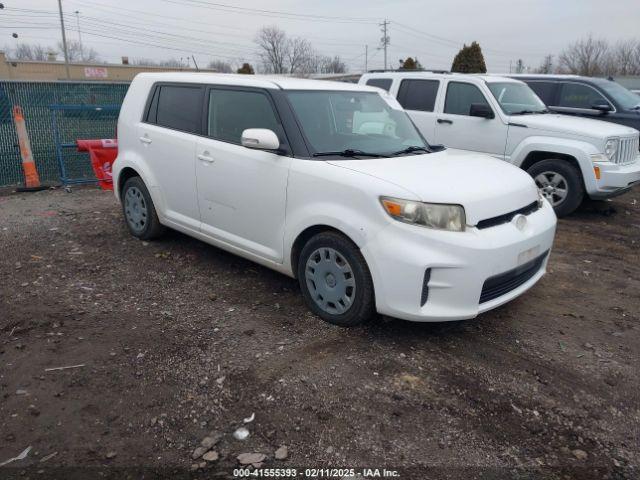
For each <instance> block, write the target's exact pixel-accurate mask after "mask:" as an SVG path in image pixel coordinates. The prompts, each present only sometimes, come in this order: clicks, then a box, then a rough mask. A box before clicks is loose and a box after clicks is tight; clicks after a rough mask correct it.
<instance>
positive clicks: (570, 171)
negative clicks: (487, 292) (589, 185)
mask: <svg viewBox="0 0 640 480" xmlns="http://www.w3.org/2000/svg"><path fill="white" fill-rule="evenodd" d="M527 171H528V173H529V175H531V176H532V177H533V179H534V181H535V182H536V185H537V186H538V188H539V189H540V192H541V193H542V195H544V197H545V198H546V199H547V200H549V203H551V206H552V207H553V209H554V210H555V212H556V215H557V216H558V217H563V216H565V215H569V214H570V213H572V212H573V211H574V210H575V209H576V208H578V206H580V204H581V203H582V199H583V198H584V185H583V183H582V175H581V174H580V171H579V170H578V169H577V168H576V167H574V166H573V165H572V164H570V163H569V162H567V161H566V160H555V159H550V160H543V161H541V162H538V163H535V164H534V165H532V166H531V167H530V168H529V170H527Z"/></svg>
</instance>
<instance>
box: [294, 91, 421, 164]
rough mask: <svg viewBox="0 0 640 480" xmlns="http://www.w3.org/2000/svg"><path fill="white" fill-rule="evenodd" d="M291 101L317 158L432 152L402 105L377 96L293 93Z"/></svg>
mask: <svg viewBox="0 0 640 480" xmlns="http://www.w3.org/2000/svg"><path fill="white" fill-rule="evenodd" d="M288 97H289V101H290V103H291V106H292V107H293V110H294V113H295V115H296V117H297V118H298V121H299V122H300V125H301V127H302V130H303V133H304V136H305V138H306V140H307V142H308V143H309V147H310V148H311V150H312V153H313V154H314V155H318V154H321V153H327V152H343V151H358V152H366V153H371V154H374V155H378V156H381V155H383V156H387V155H391V154H393V153H394V152H399V151H401V150H404V149H407V148H408V147H418V148H425V149H428V148H429V145H428V144H427V143H426V141H425V140H424V138H423V137H422V135H420V133H419V132H418V130H417V129H416V127H415V126H414V124H413V123H412V122H411V120H410V119H409V117H408V116H407V114H406V113H405V112H404V110H402V107H401V106H400V104H398V103H397V102H396V101H395V99H393V98H390V99H389V101H387V100H385V99H384V98H382V97H381V96H380V94H379V93H377V92H340V91H291V92H289V93H288ZM394 103H395V104H397V106H396V105H394ZM408 153H410V152H407V154H408ZM418 153H424V152H418ZM363 156H364V154H363Z"/></svg>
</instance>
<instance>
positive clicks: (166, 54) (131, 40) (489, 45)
mask: <svg viewBox="0 0 640 480" xmlns="http://www.w3.org/2000/svg"><path fill="white" fill-rule="evenodd" d="M0 2H2V3H3V4H4V6H5V9H4V10H0V35H1V36H2V37H3V39H2V40H0V46H4V47H12V46H15V43H16V42H17V40H15V39H13V38H12V33H14V32H16V33H18V35H19V40H18V41H20V40H22V41H25V42H30V43H40V44H47V45H53V44H55V43H56V42H57V41H58V40H59V39H60V28H59V21H58V18H57V16H56V14H57V1H56V0H0ZM219 2H221V3H219ZM225 5H227V7H225ZM229 7H231V8H229ZM63 8H64V11H65V14H66V15H67V20H66V22H67V25H66V27H67V37H68V39H71V40H77V39H78V32H77V25H76V15H74V12H75V11H76V10H77V11H79V12H80V14H79V19H80V31H81V32H82V40H83V44H84V45H87V46H91V47H93V48H94V49H95V50H97V51H98V53H99V54H100V56H101V58H102V59H103V60H105V61H108V62H120V59H121V57H122V56H124V55H126V56H129V57H130V58H136V57H144V58H149V59H154V60H160V59H167V58H171V57H173V58H178V59H179V58H181V57H183V58H185V59H186V58H187V57H190V56H191V55H192V54H193V55H194V56H195V58H196V60H197V61H198V63H199V64H200V66H204V65H206V64H207V63H208V62H209V61H210V60H212V59H218V60H229V61H232V62H233V63H237V62H238V61H239V60H240V59H243V60H245V61H249V62H251V63H255V62H256V51H257V49H256V46H255V44H254V42H253V39H254V37H255V33H256V31H257V30H258V29H259V28H261V27H262V26H265V25H277V26H278V27H280V28H281V29H283V30H285V31H286V32H287V34H289V35H292V36H296V35H297V36H303V37H305V38H307V39H308V40H309V41H311V42H312V43H313V45H314V46H315V47H316V49H317V50H319V51H320V52H321V53H323V54H326V55H340V56H341V57H342V58H343V59H344V60H345V62H346V63H347V65H348V67H349V69H350V70H351V71H361V70H362V69H363V68H364V64H365V45H368V46H369V55H368V59H369V62H368V67H369V68H370V69H371V68H382V67H383V58H384V56H383V52H382V51H381V50H379V49H378V46H379V45H380V38H381V36H382V33H381V31H380V27H379V26H378V23H380V22H382V21H383V20H384V19H387V20H389V21H390V24H389V26H388V35H389V37H390V46H389V49H388V62H389V67H396V66H397V65H398V59H400V58H405V57H407V56H417V57H418V59H419V60H420V62H421V63H422V65H423V66H425V67H429V68H442V69H449V68H450V67H451V61H452V59H453V56H454V55H455V53H456V52H457V50H458V49H459V48H460V47H461V46H462V45H463V44H464V43H470V42H471V41H473V40H476V41H478V42H479V43H480V45H481V46H482V48H483V51H484V55H485V59H486V61H487V67H488V69H489V71H492V72H505V71H508V70H509V63H510V61H512V62H513V63H514V64H515V61H516V60H517V59H518V58H522V59H523V60H524V62H525V65H528V66H532V67H536V66H538V65H539V63H540V62H541V60H542V59H543V57H544V56H545V55H546V54H549V53H550V54H554V55H555V54H557V53H559V52H560V51H561V50H562V49H563V48H564V47H565V46H566V45H567V44H569V43H571V42H573V41H575V40H576V39H578V38H580V37H583V36H585V35H587V34H588V33H590V32H591V33H593V34H594V35H595V36H597V37H601V38H605V39H607V40H610V41H612V42H615V41H617V40H621V39H627V38H633V37H634V36H635V37H640V33H639V32H638V29H639V20H640V0H610V1H603V0H483V1H481V0H440V1H425V0H396V1H390V0H314V1H311V0H298V1H294V0H271V1H264V0H262V1H259V0H239V1H236V2H233V0H219V1H216V0H127V1H123V0H63ZM243 9H249V10H243ZM251 9H254V10H263V12H258V11H252V10H251ZM27 10H37V12H35V11H27ZM267 10H268V12H267ZM274 12H276V13H274ZM327 17H332V18H327ZM100 35H102V36H100ZM185 61H186V60H185Z"/></svg>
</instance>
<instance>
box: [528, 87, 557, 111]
mask: <svg viewBox="0 0 640 480" xmlns="http://www.w3.org/2000/svg"><path fill="white" fill-rule="evenodd" d="M525 82H526V83H527V85H529V87H530V88H531V90H533V91H534V92H535V93H536V95H538V97H540V100H542V101H543V102H544V104H545V105H546V106H547V107H550V106H551V105H555V104H556V96H557V93H558V86H559V83H557V82H545V81H540V80H525Z"/></svg>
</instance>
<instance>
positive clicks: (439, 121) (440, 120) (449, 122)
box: [437, 118, 453, 125]
mask: <svg viewBox="0 0 640 480" xmlns="http://www.w3.org/2000/svg"><path fill="white" fill-rule="evenodd" d="M437 122H438V123H447V124H449V125H453V122H452V121H451V120H447V119H446V118H439V119H438V120H437Z"/></svg>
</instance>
